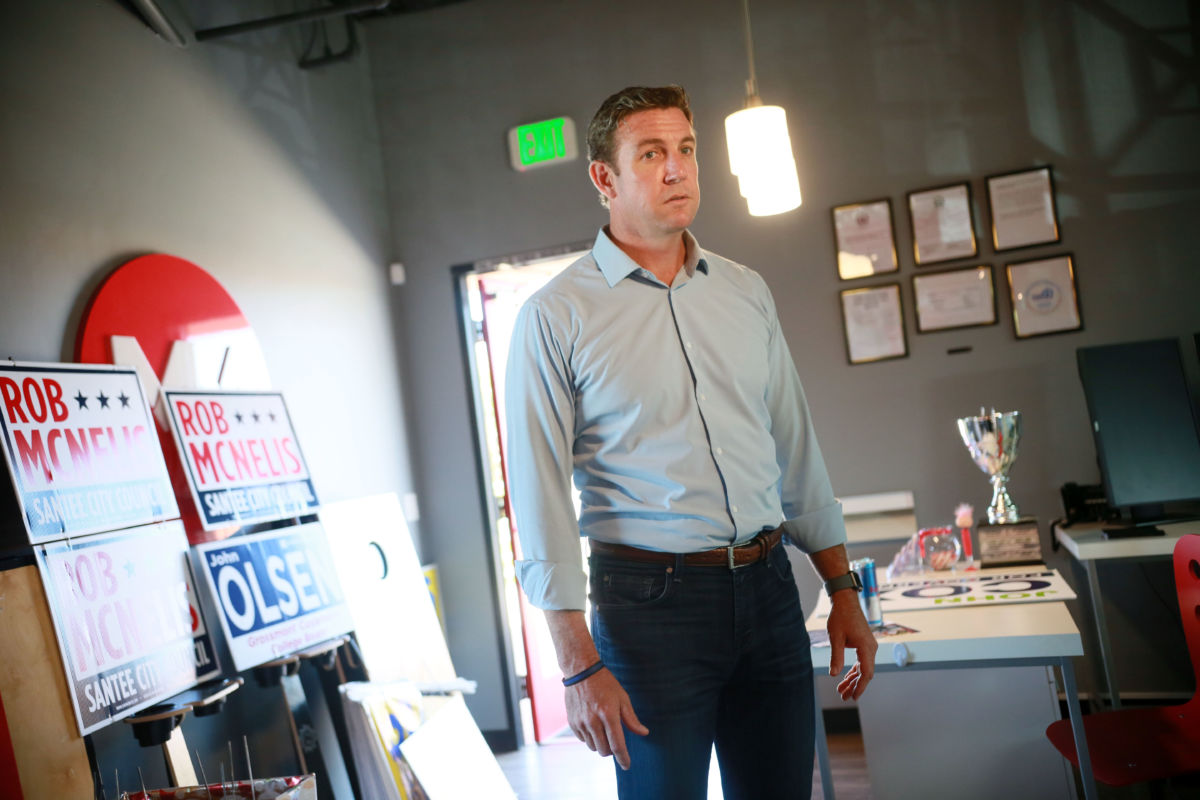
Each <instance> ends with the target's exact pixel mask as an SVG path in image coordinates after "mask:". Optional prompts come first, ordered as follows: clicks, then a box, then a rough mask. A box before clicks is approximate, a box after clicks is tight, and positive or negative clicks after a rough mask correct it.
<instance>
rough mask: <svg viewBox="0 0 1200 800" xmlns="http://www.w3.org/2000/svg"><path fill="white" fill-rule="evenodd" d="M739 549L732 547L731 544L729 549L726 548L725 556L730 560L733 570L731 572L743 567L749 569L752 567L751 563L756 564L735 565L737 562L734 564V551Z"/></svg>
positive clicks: (735, 546) (730, 566)
mask: <svg viewBox="0 0 1200 800" xmlns="http://www.w3.org/2000/svg"><path fill="white" fill-rule="evenodd" d="M737 547H738V546H737V545H732V544H731V545H729V546H728V547H726V548H725V555H726V557H727V558H728V562H729V569H731V570H735V569H741V568H742V567H748V566H750V564H751V563H754V562H750V563H748V564H737V563H735V562H734V558H733V551H734V550H736V549H737Z"/></svg>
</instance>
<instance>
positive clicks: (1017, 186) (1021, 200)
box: [987, 167, 1060, 250]
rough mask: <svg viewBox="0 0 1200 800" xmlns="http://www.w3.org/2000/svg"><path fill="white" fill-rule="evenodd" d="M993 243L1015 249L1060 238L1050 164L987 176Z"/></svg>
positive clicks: (997, 247) (996, 245)
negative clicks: (1048, 165)
mask: <svg viewBox="0 0 1200 800" xmlns="http://www.w3.org/2000/svg"><path fill="white" fill-rule="evenodd" d="M987 194H988V208H989V210H990V211H991V216H992V245H993V246H994V247H995V248H996V249H997V250H1015V249H1017V248H1018V247H1032V246H1033V245H1038V244H1051V243H1053V242H1057V241H1058V240H1059V238H1060V236H1059V230H1058V212H1057V211H1056V210H1055V203H1054V177H1053V176H1052V175H1051V174H1050V167H1038V168H1037V169H1027V170H1021V171H1019V172H1006V173H1004V174H1002V175H992V176H991V177H989V178H987Z"/></svg>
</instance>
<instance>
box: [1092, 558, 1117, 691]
mask: <svg viewBox="0 0 1200 800" xmlns="http://www.w3.org/2000/svg"><path fill="white" fill-rule="evenodd" d="M1083 566H1084V569H1085V570H1087V578H1088V594H1090V595H1091V600H1092V617H1093V618H1094V619H1095V620H1096V642H1097V644H1098V646H1099V648H1100V666H1101V667H1102V668H1103V669H1104V685H1105V687H1106V688H1107V689H1108V702H1109V704H1110V706H1111V707H1112V708H1113V710H1116V709H1118V708H1120V707H1121V695H1120V693H1119V692H1118V691H1117V673H1116V670H1115V669H1114V668H1113V662H1112V645H1111V644H1109V641H1108V623H1107V622H1105V620H1104V597H1103V596H1101V594H1100V578H1099V576H1098V575H1097V574H1096V573H1097V567H1096V561H1095V559H1088V560H1086V561H1084V562H1083Z"/></svg>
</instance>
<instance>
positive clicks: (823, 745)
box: [813, 681, 834, 800]
mask: <svg viewBox="0 0 1200 800" xmlns="http://www.w3.org/2000/svg"><path fill="white" fill-rule="evenodd" d="M816 689H817V685H816V681H813V694H814V697H813V706H814V707H815V708H816V712H817V713H816V719H815V720H814V723H813V724H814V726H815V730H816V734H817V735H816V742H817V765H818V766H819V767H820V769H821V793H822V794H823V795H824V796H825V800H834V796H833V770H832V769H831V768H830V766H829V741H828V740H827V739H826V738H825V716H824V714H823V713H822V711H821V696H820V694H818V693H817V691H816Z"/></svg>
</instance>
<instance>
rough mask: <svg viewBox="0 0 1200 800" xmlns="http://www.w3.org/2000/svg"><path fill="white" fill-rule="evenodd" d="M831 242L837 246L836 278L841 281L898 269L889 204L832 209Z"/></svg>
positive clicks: (880, 201) (883, 201) (890, 205)
mask: <svg viewBox="0 0 1200 800" xmlns="http://www.w3.org/2000/svg"><path fill="white" fill-rule="evenodd" d="M833 238H834V242H835V244H836V246H837V263H838V277H839V278H841V279H842V280H844V281H848V280H851V279H853V278H869V277H870V276H872V275H879V274H881V273H884V272H895V271H896V270H898V269H900V260H899V258H897V256H896V237H895V235H894V233H893V229H892V201H891V200H888V199H886V198H885V199H883V200H870V201H868V202H865V203H851V204H849V205H844V206H835V207H834V209H833Z"/></svg>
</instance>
